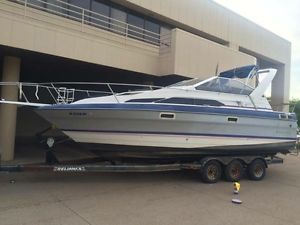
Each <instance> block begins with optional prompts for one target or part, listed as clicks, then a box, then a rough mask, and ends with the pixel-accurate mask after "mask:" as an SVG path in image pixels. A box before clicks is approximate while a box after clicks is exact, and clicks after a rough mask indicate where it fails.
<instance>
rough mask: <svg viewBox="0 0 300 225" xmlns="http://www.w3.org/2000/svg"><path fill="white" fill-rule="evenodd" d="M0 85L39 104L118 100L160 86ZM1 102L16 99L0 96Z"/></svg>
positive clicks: (78, 83) (92, 84)
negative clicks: (86, 100) (110, 97)
mask: <svg viewBox="0 0 300 225" xmlns="http://www.w3.org/2000/svg"><path fill="white" fill-rule="evenodd" d="M0 87H1V89H2V90H3V89H4V88H16V89H17V90H16V91H18V101H19V102H25V103H41V104H70V103H73V102H74V101H78V100H81V99H86V98H93V97H103V96H113V97H114V99H115V100H116V102H119V96H122V95H125V94H126V95H129V94H136V93H140V92H143V91H145V90H157V89H160V88H162V87H160V86H154V85H142V84H124V83H95V82H51V83H28V82H0ZM0 97H1V99H0V100H1V102H5V101H16V99H7V98H5V96H0Z"/></svg>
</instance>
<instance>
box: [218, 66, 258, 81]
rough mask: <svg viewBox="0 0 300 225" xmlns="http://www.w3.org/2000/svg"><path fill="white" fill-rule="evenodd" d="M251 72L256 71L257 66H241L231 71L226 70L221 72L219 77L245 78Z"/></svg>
mask: <svg viewBox="0 0 300 225" xmlns="http://www.w3.org/2000/svg"><path fill="white" fill-rule="evenodd" d="M252 70H256V71H257V70H258V66H256V65H249V66H243V67H238V68H235V69H232V70H227V71H224V72H221V73H220V75H219V77H225V78H241V79H242V78H247V77H248V76H249V74H250V72H251V71H252Z"/></svg>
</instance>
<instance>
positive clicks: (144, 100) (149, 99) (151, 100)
mask: <svg viewBox="0 0 300 225" xmlns="http://www.w3.org/2000/svg"><path fill="white" fill-rule="evenodd" d="M162 99H163V98H139V99H130V100H128V101H126V102H156V101H159V100H162Z"/></svg>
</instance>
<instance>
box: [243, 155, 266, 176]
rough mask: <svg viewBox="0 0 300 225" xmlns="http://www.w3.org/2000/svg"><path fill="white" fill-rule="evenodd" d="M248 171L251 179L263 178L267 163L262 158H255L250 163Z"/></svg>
mask: <svg viewBox="0 0 300 225" xmlns="http://www.w3.org/2000/svg"><path fill="white" fill-rule="evenodd" d="M247 171H248V175H249V178H250V180H256V181H259V180H262V179H263V178H264V177H265V175H266V164H265V162H264V161H263V160H262V159H255V160H253V161H252V162H251V163H250V165H249V166H248V169H247Z"/></svg>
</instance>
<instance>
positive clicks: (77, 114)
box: [69, 112, 87, 116]
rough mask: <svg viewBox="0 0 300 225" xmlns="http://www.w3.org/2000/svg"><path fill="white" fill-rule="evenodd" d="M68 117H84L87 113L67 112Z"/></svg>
mask: <svg viewBox="0 0 300 225" xmlns="http://www.w3.org/2000/svg"><path fill="white" fill-rule="evenodd" d="M69 115H70V116H86V115H87V113H85V112H69Z"/></svg>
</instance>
